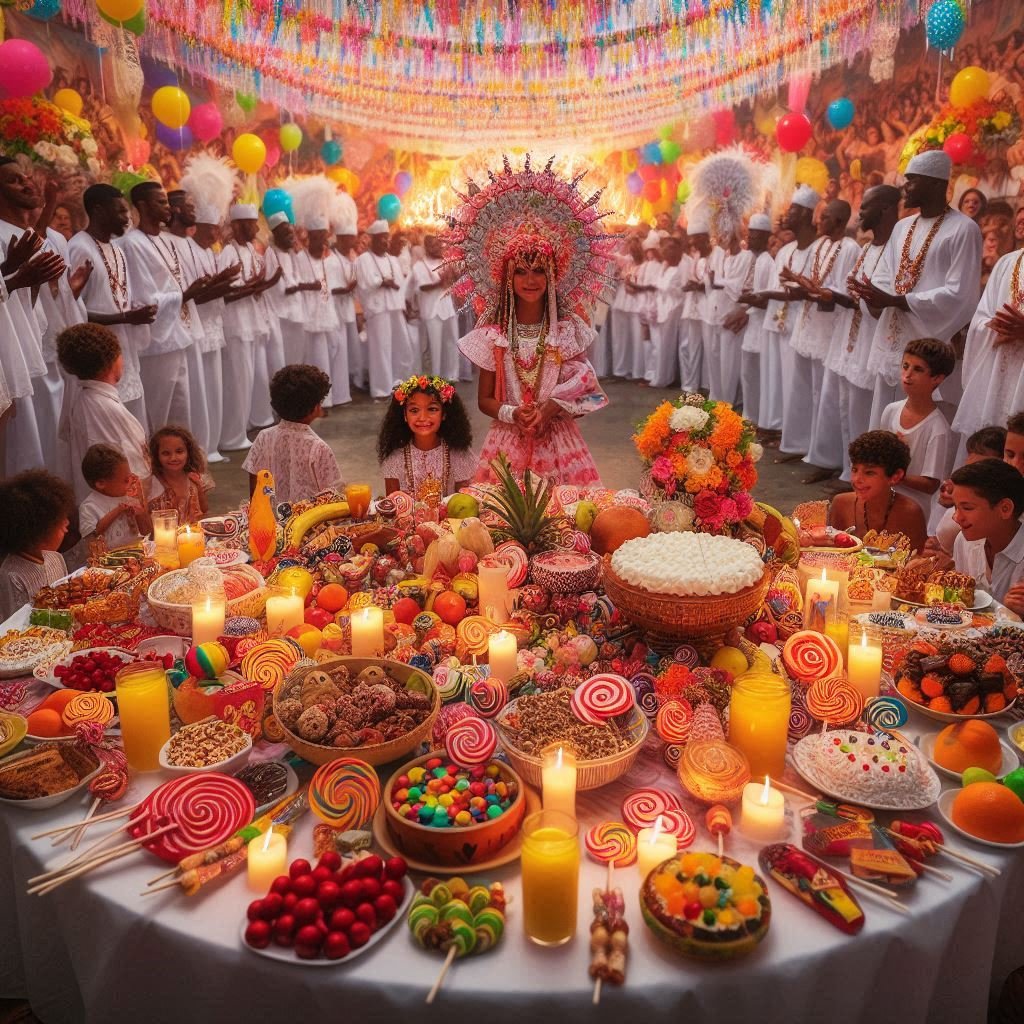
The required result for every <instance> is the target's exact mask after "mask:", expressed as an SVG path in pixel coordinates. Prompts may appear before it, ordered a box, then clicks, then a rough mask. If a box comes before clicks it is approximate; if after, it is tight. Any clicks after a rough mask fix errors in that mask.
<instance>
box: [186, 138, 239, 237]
mask: <svg viewBox="0 0 1024 1024" xmlns="http://www.w3.org/2000/svg"><path fill="white" fill-rule="evenodd" d="M238 184H239V182H238V179H237V177H236V175H235V171H234V169H233V167H232V166H231V164H229V163H228V161H227V160H226V159H224V158H223V157H216V156H210V154H209V153H197V154H196V155H195V156H192V157H189V159H188V162H187V163H186V164H185V173H184V174H183V175H182V176H181V187H182V188H183V189H184V190H185V191H186V192H187V193H188V194H189V195H190V196H191V197H192V200H193V202H194V203H195V204H196V220H197V221H198V222H199V223H200V224H222V223H223V222H224V218H225V217H226V216H227V213H228V206H229V205H230V203H231V200H232V199H233V198H234V196H235V189H236V187H237V186H238Z"/></svg>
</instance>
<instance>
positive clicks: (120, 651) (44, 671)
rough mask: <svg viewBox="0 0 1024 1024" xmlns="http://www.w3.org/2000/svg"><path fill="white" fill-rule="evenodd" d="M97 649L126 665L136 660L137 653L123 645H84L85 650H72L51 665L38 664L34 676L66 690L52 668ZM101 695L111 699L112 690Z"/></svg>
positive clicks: (67, 663) (93, 652)
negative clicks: (113, 656)
mask: <svg viewBox="0 0 1024 1024" xmlns="http://www.w3.org/2000/svg"><path fill="white" fill-rule="evenodd" d="M97 651H106V652H107V653H108V654H112V655H117V656H118V657H120V658H122V659H123V661H124V663H125V664H126V665H129V664H131V662H133V661H138V655H135V654H132V652H131V651H126V650H125V649H124V648H123V647H86V648H85V650H82V651H74V652H72V653H71V654H68V655H65V656H64V657H63V658H61V659H60V661H57V662H54V663H53V664H52V665H47V666H42V665H40V666H39V667H38V668H37V669H36V671H35V677H36V679H39V680H41V681H42V682H44V683H49V684H50V686H52V687H54V688H55V689H58V690H66V689H68V687H67V686H65V685H64V683H63V681H62V680H60V679H58V678H57V677H56V676H55V675H54V674H53V673H54V669H56V668H57V667H58V666H60V665H70V664H71V662H73V661H74V660H75V658H88V657H89V655H90V654H95V653H96V652H97ZM81 692H82V693H103V691H102V690H82V691H81ZM103 696H104V697H110V698H111V699H113V697H114V691H113V690H111V691H110V692H109V693H103Z"/></svg>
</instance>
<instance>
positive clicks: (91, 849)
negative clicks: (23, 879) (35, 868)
mask: <svg viewBox="0 0 1024 1024" xmlns="http://www.w3.org/2000/svg"><path fill="white" fill-rule="evenodd" d="M125 834H126V833H124V832H122V831H121V830H120V829H114V831H113V832H110V833H108V834H107V835H105V836H104V837H103V838H102V839H100V840H99V841H98V842H95V843H93V844H92V846H87V847H86V848H85V849H84V850H83V851H82V852H81V853H80V854H79V855H78V856H77V857H72V858H71V860H69V861H65V862H64V863H63V864H61V866H60V867H59V868H54V869H53V870H52V871H47V872H44V873H43V874H41V875H36V876H35V877H33V878H30V879H29V880H28V882H29V885H34V884H35V883H36V882H42V881H45V880H46V879H48V878H53V877H54V876H56V875H61V874H63V873H64V872H65V871H67V870H68V868H72V867H74V866H75V865H76V864H82V863H83V862H84V861H87V860H89V859H91V858H92V857H94V856H96V851H97V850H99V849H100V848H101V847H103V846H106V845H107V844H108V843H109V842H110V841H111V839H121V840H124V837H125Z"/></svg>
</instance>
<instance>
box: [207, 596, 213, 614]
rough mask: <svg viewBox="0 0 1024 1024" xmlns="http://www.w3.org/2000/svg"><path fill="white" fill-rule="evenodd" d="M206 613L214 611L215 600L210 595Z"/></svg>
mask: <svg viewBox="0 0 1024 1024" xmlns="http://www.w3.org/2000/svg"><path fill="white" fill-rule="evenodd" d="M206 611H207V614H209V613H210V612H212V611H213V598H212V597H210V595H209V594H207V595H206Z"/></svg>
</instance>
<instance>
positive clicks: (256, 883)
mask: <svg viewBox="0 0 1024 1024" xmlns="http://www.w3.org/2000/svg"><path fill="white" fill-rule="evenodd" d="M246 865H247V870H248V876H249V888H250V889H252V890H253V892H261V893H267V892H269V891H270V886H271V883H272V882H273V881H274V879H275V878H277V877H278V875H287V874H288V840H287V839H285V837H284V836H283V835H281V834H280V833H278V832H275V831H274V829H273V826H271V827H270V828H269V829H267V831H266V833H265V834H264V835H262V836H256V838H255V839H253V840H251V841H250V842H249V846H248V847H247V850H246Z"/></svg>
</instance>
